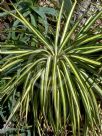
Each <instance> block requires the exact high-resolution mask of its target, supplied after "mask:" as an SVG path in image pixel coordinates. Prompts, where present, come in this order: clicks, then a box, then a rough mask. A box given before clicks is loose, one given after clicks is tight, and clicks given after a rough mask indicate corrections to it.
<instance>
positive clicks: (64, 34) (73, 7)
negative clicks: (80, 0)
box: [60, 0, 77, 44]
mask: <svg viewBox="0 0 102 136" xmlns="http://www.w3.org/2000/svg"><path fill="white" fill-rule="evenodd" d="M76 3H77V1H76V0H75V2H74V5H73V6H72V9H71V11H70V13H69V14H68V18H67V22H66V24H65V28H64V31H63V34H62V38H61V41H60V44H62V43H63V41H64V39H65V36H66V32H67V30H68V27H69V24H70V20H71V17H72V14H73V11H74V9H75V6H76Z"/></svg>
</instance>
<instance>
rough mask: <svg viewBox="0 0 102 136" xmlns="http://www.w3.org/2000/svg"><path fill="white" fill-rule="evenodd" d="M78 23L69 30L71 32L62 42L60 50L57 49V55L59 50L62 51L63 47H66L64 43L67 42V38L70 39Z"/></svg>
mask: <svg viewBox="0 0 102 136" xmlns="http://www.w3.org/2000/svg"><path fill="white" fill-rule="evenodd" d="M79 22H80V21H78V22H76V23H75V25H74V26H73V28H72V29H71V31H70V32H69V33H68V34H67V36H66V37H65V40H64V41H63V43H62V45H61V47H60V49H59V53H60V52H61V50H62V49H63V47H64V46H65V45H66V43H67V42H68V40H69V38H70V37H71V35H72V34H73V32H74V31H75V29H76V27H77V26H78V24H79Z"/></svg>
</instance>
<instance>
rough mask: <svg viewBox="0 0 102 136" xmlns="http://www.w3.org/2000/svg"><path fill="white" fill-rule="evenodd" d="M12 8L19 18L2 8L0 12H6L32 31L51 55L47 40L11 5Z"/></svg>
mask: <svg viewBox="0 0 102 136" xmlns="http://www.w3.org/2000/svg"><path fill="white" fill-rule="evenodd" d="M13 7H14V8H15V10H16V11H17V13H18V15H19V16H20V17H18V16H17V15H15V14H13V13H12V12H10V11H7V10H5V9H3V8H1V7H0V9H1V10H3V11H5V12H7V13H8V14H10V15H12V16H13V17H15V18H16V19H18V20H20V22H22V23H23V24H24V25H25V26H26V27H27V28H29V29H30V30H32V32H33V33H34V34H35V35H36V36H37V37H38V38H39V39H40V41H41V42H42V43H44V45H46V47H47V48H48V49H49V50H50V51H51V53H52V54H53V50H52V47H51V46H50V45H49V43H48V42H47V40H46V39H45V37H44V36H43V35H42V34H41V33H40V32H39V31H38V30H37V29H36V28H34V26H32V25H31V24H30V23H29V22H28V21H27V20H26V19H25V18H24V17H23V15H22V14H21V13H20V12H19V11H18V9H17V8H16V7H15V6H14V5H13Z"/></svg>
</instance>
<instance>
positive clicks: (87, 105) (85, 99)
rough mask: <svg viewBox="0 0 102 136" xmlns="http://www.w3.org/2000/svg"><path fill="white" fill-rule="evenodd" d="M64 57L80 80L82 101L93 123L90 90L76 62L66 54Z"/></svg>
mask: <svg viewBox="0 0 102 136" xmlns="http://www.w3.org/2000/svg"><path fill="white" fill-rule="evenodd" d="M64 59H65V61H66V62H67V63H68V65H69V66H70V68H71V69H72V71H73V73H74V75H75V76H76V78H77V80H78V82H79V85H80V87H81V88H80V89H79V90H80V94H81V96H82V101H83V104H84V106H85V110H86V113H87V116H88V118H89V120H90V122H91V123H92V117H91V109H90V107H91V106H90V103H89V100H88V95H89V94H88V92H87V90H86V88H85V85H84V83H83V80H82V78H81V76H80V73H79V72H78V70H77V68H76V66H75V65H74V63H72V61H71V60H70V59H69V58H67V57H66V56H65V55H64Z"/></svg>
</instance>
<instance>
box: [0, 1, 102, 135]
mask: <svg viewBox="0 0 102 136" xmlns="http://www.w3.org/2000/svg"><path fill="white" fill-rule="evenodd" d="M76 3H77V2H76V0H75V2H74V3H73V6H72V8H71V11H70V13H68V16H67V19H66V22H65V23H64V27H63V32H61V30H62V28H61V23H62V18H63V6H64V1H63V2H62V5H61V9H60V12H59V16H58V18H57V26H56V32H55V36H54V37H55V39H54V41H52V39H51V41H49V40H48V39H47V38H46V37H45V36H44V34H42V33H41V32H40V31H38V30H37V29H36V28H35V27H34V26H32V25H31V24H30V22H29V21H28V20H27V19H26V18H24V17H23V15H22V14H21V13H20V12H19V10H18V9H17V8H16V7H15V6H14V5H13V7H14V8H15V10H16V14H14V13H12V12H10V11H7V10H5V9H2V8H0V9H1V10H3V11H4V12H6V13H8V14H10V15H11V16H13V17H15V18H16V19H17V20H19V21H20V22H21V23H22V24H23V25H24V26H25V27H27V28H28V31H30V32H31V33H32V34H33V38H34V39H35V41H39V42H37V43H36V44H37V46H34V47H33V46H32V47H31V46H28V48H27V47H24V46H23V45H22V46H20V45H17V44H16V43H15V44H12V45H11V44H8V45H7V44H3V45H2V47H1V54H2V55H3V59H2V60H1V64H2V66H1V77H3V76H4V75H5V73H6V75H9V76H10V74H9V73H10V71H13V72H11V79H10V81H9V82H7V84H6V85H5V86H4V87H3V88H2V89H1V90H0V97H1V99H4V98H5V100H7V99H8V98H9V97H10V96H11V95H12V94H13V92H14V91H15V90H16V91H17V90H18V89H19V90H18V91H19V92H20V98H18V100H17V103H16V105H15V106H14V108H13V110H12V112H11V114H10V116H9V118H8V120H7V122H6V125H7V124H8V123H9V121H10V120H12V117H13V116H14V115H15V113H17V112H18V111H19V113H20V116H21V117H24V118H25V120H26V121H27V118H28V113H29V111H30V108H31V107H32V109H33V113H30V114H31V116H34V123H35V126H36V127H37V128H38V130H39V134H40V129H39V123H40V121H39V116H40V115H42V116H43V117H44V118H45V119H46V120H47V121H48V124H49V125H50V126H53V129H54V133H55V134H56V135H57V134H58V133H59V130H60V129H61V128H62V127H63V128H64V127H65V126H66V124H67V122H68V123H69V124H71V128H72V132H73V135H74V136H76V135H80V126H81V120H82V114H83V115H84V121H83V124H84V122H85V124H86V127H91V128H92V127H93V128H94V125H97V124H99V123H100V118H99V111H98V104H97V101H96V95H99V96H101V97H102V76H101V71H100V70H101V67H102V57H101V54H102V43H100V42H99V41H100V40H101V39H102V33H98V34H89V33H88V30H89V29H90V27H91V26H92V24H93V23H94V22H95V20H96V19H98V18H99V17H100V16H101V15H102V11H101V12H100V13H97V15H95V16H91V17H90V18H89V19H88V20H87V21H86V23H85V24H84V26H82V29H80V30H78V29H77V28H78V27H79V24H80V20H78V21H77V22H76V23H75V24H74V25H73V26H72V25H70V22H71V20H72V16H73V11H74V9H75V6H76ZM73 34H74V35H75V37H74V39H73V38H72V35H73ZM40 45H41V46H40ZM22 85H23V87H20V88H18V87H19V86H22ZM81 108H82V109H83V110H84V113H82V109H81Z"/></svg>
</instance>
